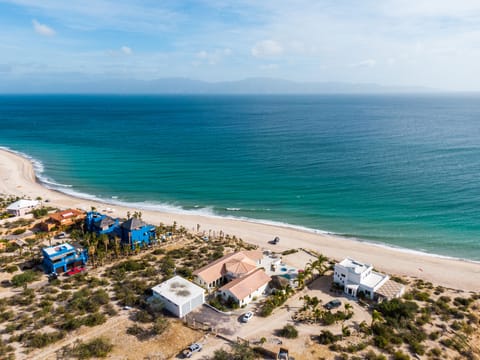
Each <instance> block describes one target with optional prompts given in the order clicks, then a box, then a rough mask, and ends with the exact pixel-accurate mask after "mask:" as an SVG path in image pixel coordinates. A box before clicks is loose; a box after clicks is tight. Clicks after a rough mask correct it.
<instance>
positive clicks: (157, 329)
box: [151, 316, 170, 335]
mask: <svg viewBox="0 0 480 360" xmlns="http://www.w3.org/2000/svg"><path fill="white" fill-rule="evenodd" d="M169 326H170V323H169V321H168V320H167V319H166V318H165V317H163V316H161V317H159V318H157V319H156V320H155V322H154V323H153V325H152V330H151V331H152V334H153V335H161V334H163V333H164V332H165V331H166V330H167V329H168V327H169Z"/></svg>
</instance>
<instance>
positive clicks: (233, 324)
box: [187, 305, 242, 337]
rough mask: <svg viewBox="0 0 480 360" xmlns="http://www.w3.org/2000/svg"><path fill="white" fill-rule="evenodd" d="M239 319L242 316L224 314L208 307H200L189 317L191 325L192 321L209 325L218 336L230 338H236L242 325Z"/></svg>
mask: <svg viewBox="0 0 480 360" xmlns="http://www.w3.org/2000/svg"><path fill="white" fill-rule="evenodd" d="M239 318H240V315H236V314H232V315H227V314H222V313H220V312H218V311H215V310H213V309H212V308H210V307H208V306H206V305H203V306H201V307H199V308H198V309H196V310H194V311H192V312H191V313H190V314H188V315H187V319H188V321H189V322H190V323H191V322H192V320H195V321H196V322H198V323H202V324H207V325H209V326H210V327H212V328H213V329H214V330H215V332H216V333H217V334H220V335H223V336H228V337H231V336H234V335H235V336H236V332H237V330H238V329H239V328H240V326H241V325H242V324H241V323H240V321H239Z"/></svg>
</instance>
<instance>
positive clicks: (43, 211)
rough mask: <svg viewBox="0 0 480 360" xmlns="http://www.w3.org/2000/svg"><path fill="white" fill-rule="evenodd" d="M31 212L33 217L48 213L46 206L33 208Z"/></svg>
mask: <svg viewBox="0 0 480 360" xmlns="http://www.w3.org/2000/svg"><path fill="white" fill-rule="evenodd" d="M32 214H33V217H34V218H35V219H39V218H41V217H43V216H46V215H47V214H48V209H47V208H40V209H33V210H32Z"/></svg>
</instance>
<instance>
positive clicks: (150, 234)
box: [120, 217, 157, 249]
mask: <svg viewBox="0 0 480 360" xmlns="http://www.w3.org/2000/svg"><path fill="white" fill-rule="evenodd" d="M120 236H121V238H122V242H123V243H124V244H129V245H130V246H131V247H132V249H135V247H136V246H137V244H138V245H140V246H145V245H150V244H151V243H152V241H154V240H155V239H156V237H157V233H156V229H155V226H153V225H149V224H147V223H145V222H144V221H142V220H141V219H139V218H137V217H132V218H130V219H128V220H127V221H125V222H124V223H122V225H120Z"/></svg>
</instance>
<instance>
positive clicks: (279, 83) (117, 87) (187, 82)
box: [0, 76, 439, 95]
mask: <svg viewBox="0 0 480 360" xmlns="http://www.w3.org/2000/svg"><path fill="white" fill-rule="evenodd" d="M62 78H63V79H59V78H58V76H57V77H49V78H48V79H47V78H46V77H42V78H32V80H31V81H29V82H28V83H25V82H24V81H22V82H19V81H14V80H13V79H4V80H5V81H3V82H0V93H24V94H25V93H30V94H32V93H33V94H35V93H62V94H79V93H89V94H212V95H213V94H226V95H240V94H395V93H433V92H439V91H438V90H435V89H431V88H425V87H415V86H408V87H406V86H382V85H378V84H369V83H363V84H352V83H342V82H295V81H289V80H281V79H273V78H248V79H244V80H238V81H223V82H206V81H200V80H192V79H187V78H163V79H157V80H149V81H145V80H132V79H126V80H119V79H115V80H113V79H87V78H84V77H75V76H74V77H73V78H74V79H75V80H64V79H65V78H69V77H68V76H62ZM70 78H72V77H70ZM52 79H53V80H52Z"/></svg>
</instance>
